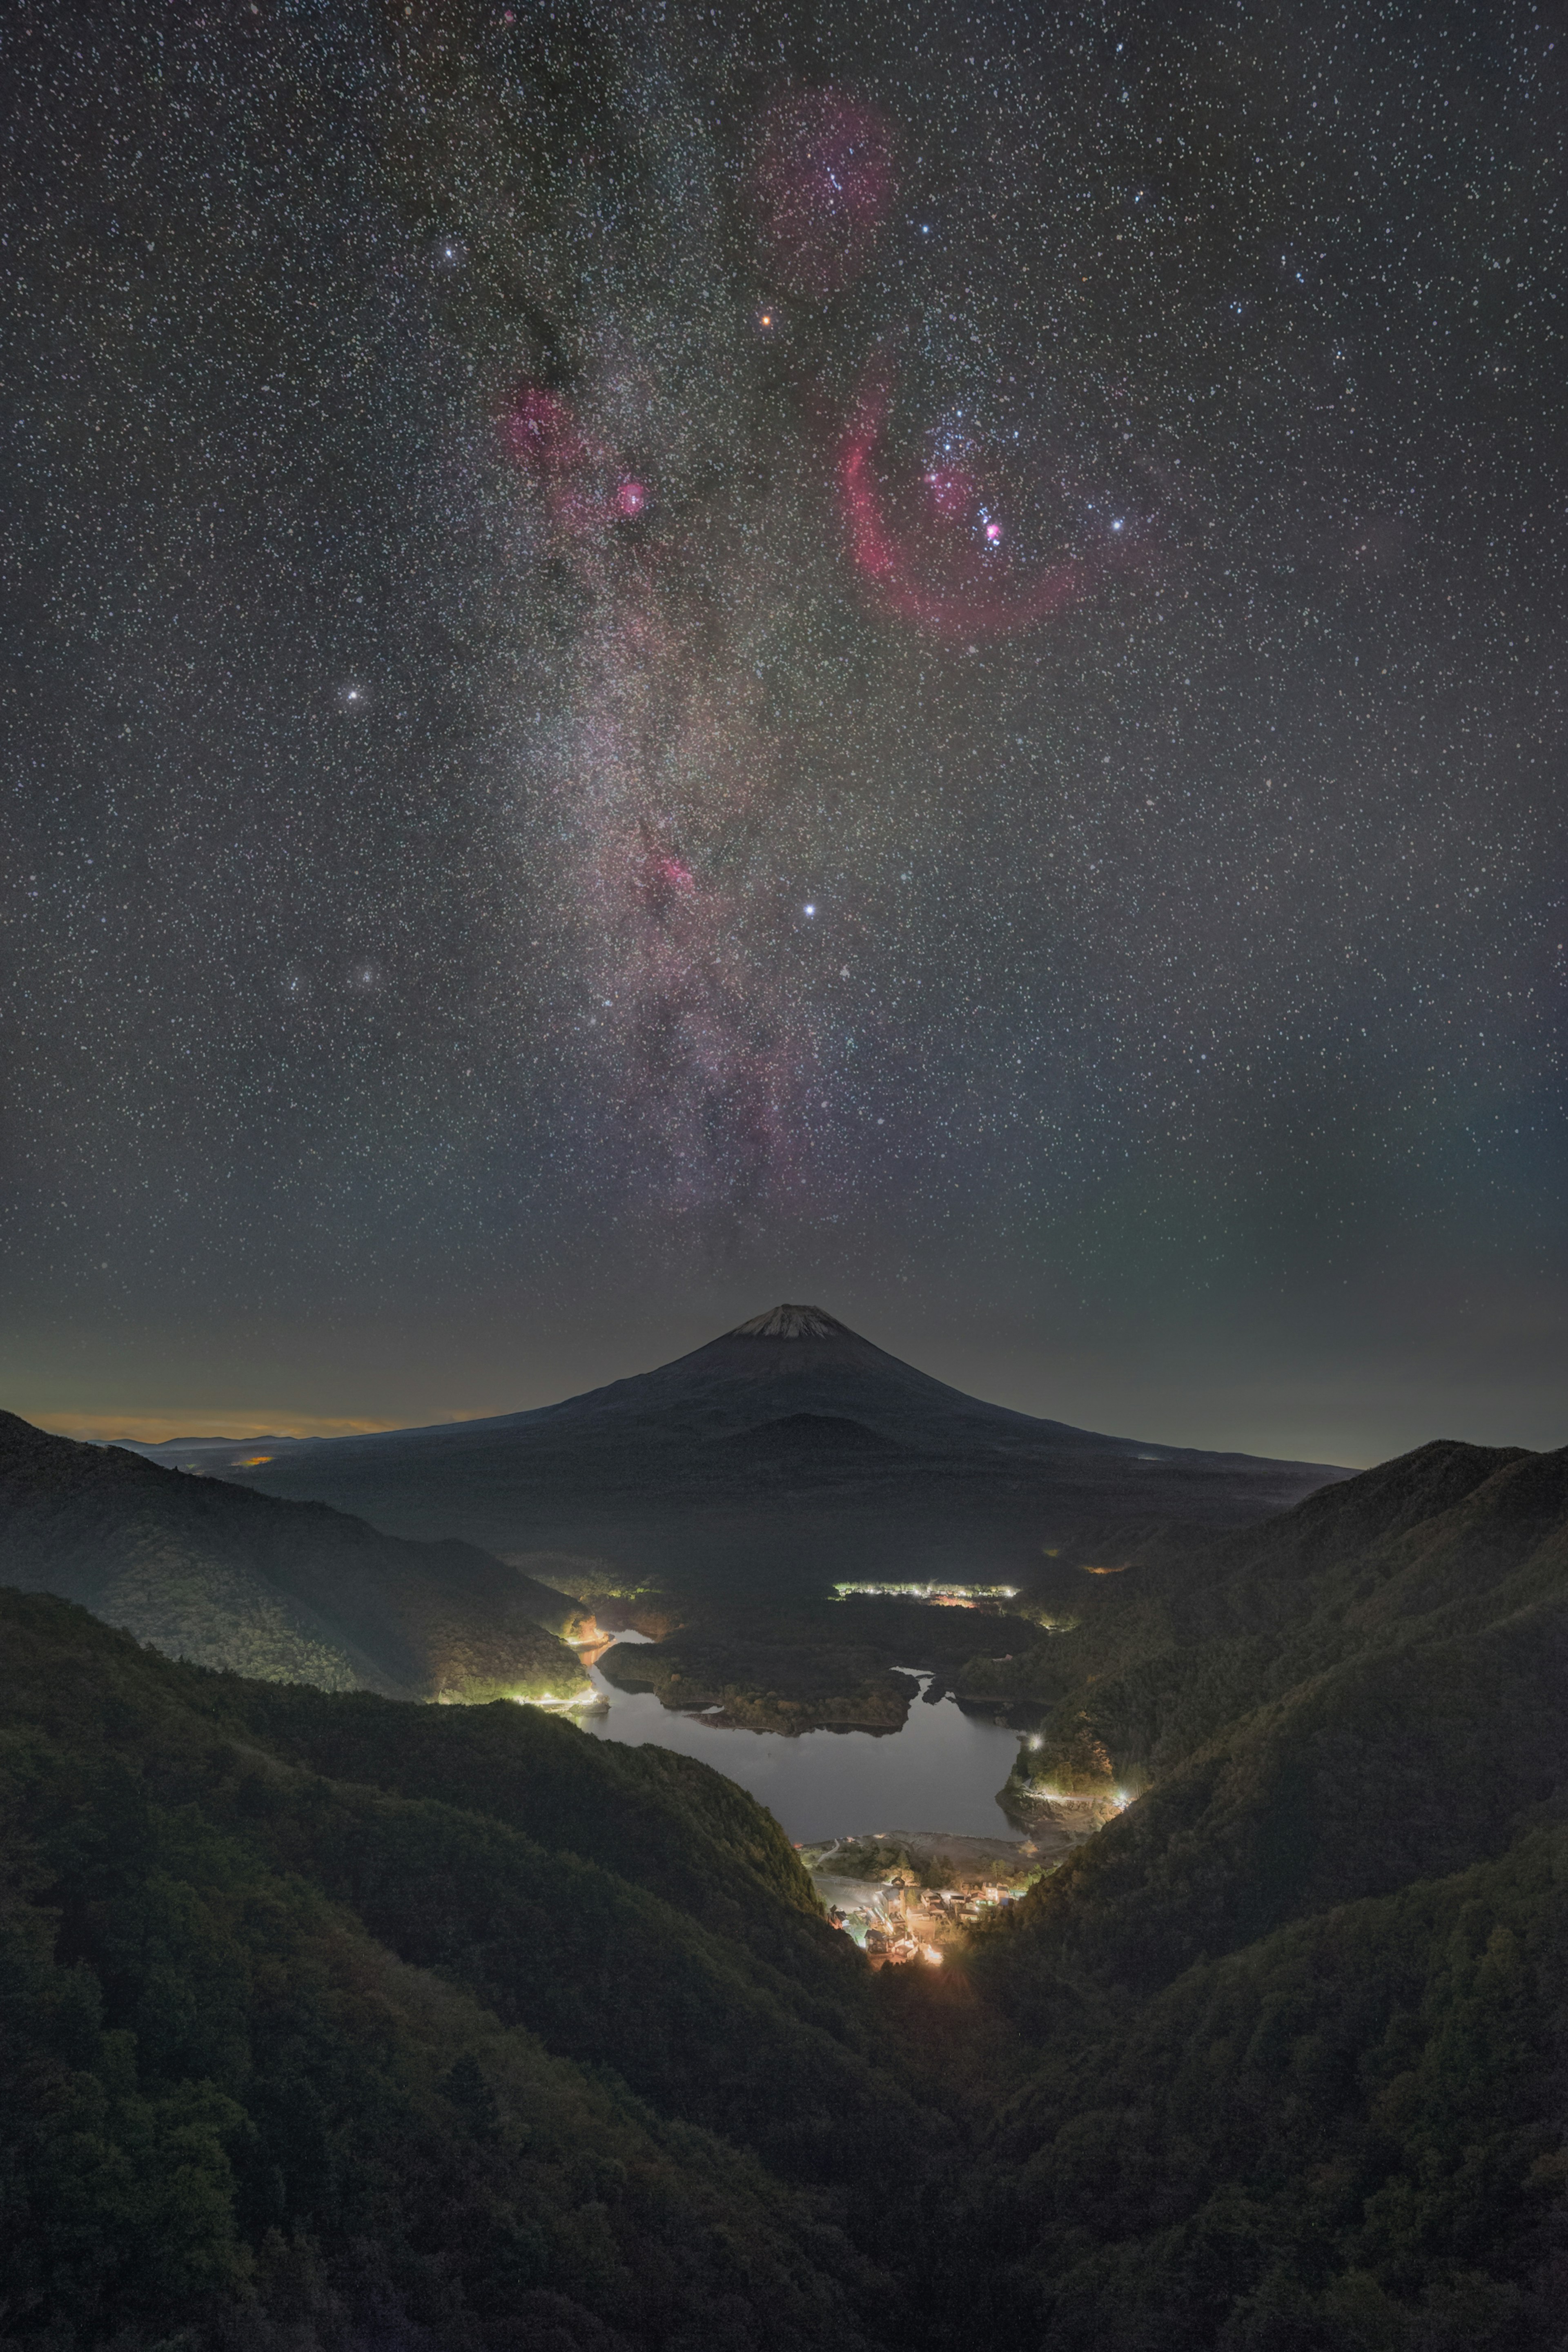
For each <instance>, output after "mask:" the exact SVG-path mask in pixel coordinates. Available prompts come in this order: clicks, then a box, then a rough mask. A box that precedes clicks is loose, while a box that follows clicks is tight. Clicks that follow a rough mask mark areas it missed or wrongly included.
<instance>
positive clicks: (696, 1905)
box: [0, 1593, 941, 2352]
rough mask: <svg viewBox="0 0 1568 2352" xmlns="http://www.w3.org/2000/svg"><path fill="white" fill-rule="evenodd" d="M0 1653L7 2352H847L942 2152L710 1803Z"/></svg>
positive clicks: (32, 1618) (266, 1702)
mask: <svg viewBox="0 0 1568 2352" xmlns="http://www.w3.org/2000/svg"><path fill="white" fill-rule="evenodd" d="M0 1627H3V1630H4V1642H5V1657H6V1688H5V1741H4V1748H3V1750H0V1757H3V1764H4V1775H5V1778H4V1796H5V1822H6V1826H7V1831H8V1836H7V1841H6V1848H5V1872H6V1897H5V1930H4V1955H5V1957H4V1970H5V1977H4V1983H5V1992H4V2003H3V2009H0V2020H3V2025H0V2033H3V2039H0V2066H3V2070H4V2083H3V2084H0V2106H3V2109H4V2112H5V2116H6V2118H7V2123H6V2126H5V2141H6V2146H5V2173H4V2188H3V2198H4V2205H3V2217H0V2234H3V2237H4V2243H5V2265H4V2284H3V2287H0V2296H3V2302H0V2311H3V2318H0V2327H3V2330H4V2336H5V2341H6V2342H7V2343H9V2344H14V2345H18V2346H27V2347H39V2352H42V2347H46V2346H47V2347H51V2352H53V2347H62V2346H72V2345H88V2344H96V2343H99V2342H102V2341H106V2340H107V2339H109V2338H110V2337H111V2336H112V2337H113V2338H114V2340H115V2341H116V2343H117V2344H119V2345H121V2346H128V2347H129V2346H148V2347H150V2346H152V2345H153V2344H156V2343H158V2342H160V2341H162V2340H163V2338H165V2337H166V2336H169V2334H170V2333H171V2331H175V2330H183V2329H188V2328H191V2327H195V2328H196V2329H197V2330H198V2331H200V2332H201V2336H202V2340H204V2341H205V2340H213V2341H216V2342H222V2343H226V2344H235V2345H241V2346H249V2345H255V2346H257V2347H273V2346H275V2345H281V2344H283V2343H284V2342H287V2343H289V2345H291V2346H304V2347H310V2346H312V2345H317V2344H321V2345H333V2346H337V2345H342V2346H347V2345H350V2344H353V2345H361V2344H369V2343H372V2342H374V2343H377V2344H381V2343H392V2344H396V2345H407V2346H418V2345H427V2346H432V2347H434V2346H448V2345H450V2346H462V2347H469V2346H472V2347H485V2346H489V2345H491V2344H496V2345H506V2346H513V2345H529V2346H532V2345H536V2344H537V2345H541V2346H545V2345H549V2346H559V2347H571V2346H581V2347H584V2352H590V2347H593V2352H607V2347H615V2346H619V2345H622V2344H629V2345H634V2346H642V2345H655V2344H660V2345H662V2344H667V2343H668V2344H672V2345H673V2344H676V2343H680V2344H695V2343H698V2342H700V2341H705V2340H710V2339H712V2340H717V2341H719V2342H721V2343H726V2344H734V2345H742V2344H744V2345H753V2344H754V2345H757V2346H769V2347H774V2346H776V2347H779V2352H784V2348H785V2347H793V2346H796V2345H810V2344H816V2343H822V2344H826V2343H828V2342H829V2341H831V2342H833V2343H836V2344H850V2345H854V2344H857V2343H860V2342H864V2341H868V2340H872V2339H874V2340H877V2341H881V2340H883V2339H882V2337H881V2336H880V2333H879V2328H878V2327H876V2326H872V2325H871V2321H872V2317H873V2315H875V2314H878V2313H882V2312H886V2311H888V2310H890V2309H892V2308H893V2307H894V2303H893V2299H892V2298H893V2289H892V2287H891V2284H890V2283H889V2281H888V2280H887V2279H886V2278H885V2277H883V2276H882V2275H881V2274H880V2273H879V2269H878V2267H877V2265H876V2263H874V2262H873V2261H872V2260H870V2259H868V2256H867V2255H866V2254H865V2253H864V2252H857V2251H856V2249H855V2246H854V2244H853V2242H852V2241H851V2239H850V2237H848V2236H847V2235H846V2228H847V2227H848V2228H850V2229H857V2228H858V2234H859V2236H860V2237H861V2239H862V2241H863V2242H864V2241H867V2240H872V2241H874V2240H875V2238H876V2236H877V2235H878V2233H879V2232H880V2231H886V2230H888V2229H889V2228H890V2227H892V2226H894V2222H895V2216H894V2214H893V2210H892V2204H891V2202H890V2200H889V2190H890V2189H891V2188H892V2187H893V2185H894V2184H895V2182H896V2180H897V2179H898V2176H899V2174H900V2170H901V2168H902V2165H903V2162H904V2160H905V2158H906V2157H907V2155H908V2152H909V2151H910V2149H911V2148H913V2147H920V2146H921V2144H922V2143H923V2142H925V2141H927V2140H929V2139H931V2136H932V2134H933V2133H934V2134H935V2135H936V2137H937V2140H938V2142H939V2143H940V2137H941V2132H940V2126H938V2124H937V2123H936V2122H935V2121H934V2119H933V2117H932V2116H931V2115H930V2114H929V2113H927V2114H925V2115H923V2116H922V2115H921V2113H920V2112H919V2111H918V2110H917V2108H916V2106H915V2105H914V2103H913V2101H912V2099H911V2098H910V2095H909V2093H908V2091H907V2090H906V2089H904V2088H903V2087H902V2086H901V2085H900V2083H899V2081H898V2079H897V2075H896V2071H895V2070H894V2069H892V2068H891V2067H890V2066H889V2063H888V2045H887V2042H886V2037H885V2035H884V2034H883V2033H882V2032H881V2031H880V2029H879V2027H878V2024H877V2021H876V2019H875V2017H874V2015H873V2014H872V2012H871V2011H870V2008H869V2006H868V1999H867V1993H868V1979H867V1977H866V1973H865V1971H864V1969H863V1968H862V1966H861V1964H860V1963H859V1961H858V1958H857V1956H855V1955H854V1954H853V1953H852V1952H851V1951H850V1950H849V1949H848V1948H847V1946H846V1945H845V1944H844V1942H843V1941H842V1939H840V1938H838V1937H835V1936H834V1934H833V1932H832V1931H831V1929H830V1928H828V1927H827V1926H826V1922H825V1921H824V1920H823V1919H822V1918H821V1916H820V1912H819V1908H818V1906H817V1905H816V1900H815V1897H814V1896H813V1895H812V1893H811V1889H810V1884H809V1881H808V1880H807V1879H806V1877H805V1873H804V1872H803V1871H802V1870H801V1868H800V1866H799V1864H798V1863H797V1862H796V1861H795V1856H794V1854H793V1853H792V1851H791V1850H790V1848H789V1846H788V1845H787V1843H785V1841H784V1839H783V1837H782V1836H781V1835H780V1833H779V1832H778V1831H777V1830H776V1828H775V1827H774V1825H773V1822H771V1821H770V1819H769V1818H768V1816H767V1815H766V1814H765V1813H763V1811H761V1810H760V1808H758V1807H757V1806H755V1805H754V1804H752V1801H751V1800H750V1799H749V1798H746V1797H743V1796H742V1795H741V1793H740V1792H739V1791H738V1790H734V1789H732V1788H731V1786H730V1785H729V1784H728V1783H726V1782H724V1781H721V1780H720V1779H719V1778H718V1776H717V1775H715V1774H713V1773H711V1772H710V1771H708V1770H707V1769H705V1768H703V1767H701V1766H699V1765H691V1764H687V1763H685V1762H684V1760H683V1759H678V1758H671V1757H651V1758H650V1757H648V1756H647V1755H644V1754H638V1753H631V1752H626V1751H623V1752H621V1753H618V1754H616V1753H612V1752H611V1751H609V1750H607V1749H606V1748H604V1747H602V1746H600V1745H599V1744H597V1743H595V1742H593V1741H590V1740H588V1739H586V1738H584V1737H583V1736H582V1735H581V1734H580V1733H579V1732H577V1731H575V1730H574V1728H572V1727H570V1726H568V1725H565V1724H563V1723H557V1722H554V1721H552V1720H551V1719H549V1718H547V1717H541V1716H540V1715H539V1714H538V1713H537V1712H536V1711H535V1710H532V1709H525V1708H521V1707H516V1706H493V1707H489V1708H485V1709H480V1710H476V1711H474V1712H472V1713H464V1712H461V1711H458V1710H452V1709H441V1710H436V1709H426V1710H411V1709H408V1708H406V1707H400V1706H395V1705H393V1704H390V1703H388V1702H385V1701H382V1700H377V1699H374V1698H371V1697H349V1698H327V1697H317V1696H315V1695H313V1694H307V1693H299V1692H286V1691H274V1690H272V1689H270V1688H269V1687H268V1686H264V1685H244V1684H239V1683H237V1682H235V1681H234V1680H232V1679H231V1678H228V1677H226V1676H219V1675H209V1674H205V1673H203V1672H201V1671H200V1670H198V1669H195V1668H193V1667H189V1666H182V1665H176V1664H170V1663H168V1662H166V1661H164V1660H163V1659H161V1658H157V1657H155V1656H153V1655H152V1654H149V1653H148V1652H146V1651H139V1650H138V1649H137V1647H136V1646H135V1644H134V1643H132V1642H131V1641H130V1640H129V1639H128V1638H127V1637H126V1636H124V1635H122V1634H120V1633H113V1632H111V1631H110V1630H109V1629H107V1628H105V1627H103V1626H100V1625H98V1624H95V1623H94V1622H92V1621H91V1620H90V1619H89V1618H88V1617H87V1616H86V1615H85V1614H84V1613H83V1612H80V1611H79V1610H76V1609H73V1608H70V1607H69V1606H68V1605H66V1604H64V1603H62V1602H59V1601H52V1600H46V1599H41V1598H33V1597H24V1596H19V1595H16V1594H14V1593H7V1594H0ZM411 1735H413V1736H412V1737H411ZM323 1762H325V1763H328V1764H331V1765H332V1766H333V1767H335V1768H336V1770H338V1771H342V1772H344V1773H346V1774H348V1775H351V1776H352V1777H345V1778H337V1777H335V1776H333V1775H330V1774H329V1773H328V1772H325V1771H323V1770H322V1769H320V1765H321V1763H323ZM454 1799H457V1800H458V1801H454ZM686 1896H691V1897H694V1898H700V1899H696V1900H693V1901H692V1902H691V1903H688V1902H687V1901H686V1900H685V1899H683V1898H685V1897H686ZM873 2214H874V2216H875V2220H874V2222H873V2221H870V2220H869V2219H868V2217H869V2216H871V2215H873Z"/></svg>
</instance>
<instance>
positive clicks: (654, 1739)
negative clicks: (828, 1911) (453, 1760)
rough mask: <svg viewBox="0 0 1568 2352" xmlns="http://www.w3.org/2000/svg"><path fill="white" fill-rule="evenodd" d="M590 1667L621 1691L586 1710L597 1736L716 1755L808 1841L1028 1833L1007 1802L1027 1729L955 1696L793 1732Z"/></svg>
mask: <svg viewBox="0 0 1568 2352" xmlns="http://www.w3.org/2000/svg"><path fill="white" fill-rule="evenodd" d="M589 1673H590V1675H592V1678H593V1683H594V1687H595V1690H597V1691H598V1692H599V1693H600V1695H601V1696H603V1697H605V1698H607V1699H608V1700H609V1703H610V1712H609V1713H608V1715H597V1716H590V1717H587V1718H586V1719H585V1720H584V1724H583V1728H584V1730H585V1731H587V1732H589V1733H590V1734H591V1735H592V1736H593V1738H595V1739H621V1740H625V1741H626V1743H627V1744H628V1745H629V1746H631V1747H640V1746H644V1745H648V1746H651V1747H655V1748H674V1749H675V1750H676V1751H677V1753H678V1754H679V1755H681V1756H695V1757H697V1758H698V1759H700V1762H702V1763H704V1764H711V1765H712V1766H713V1768H714V1769H715V1771H719V1772H724V1773H727V1774H728V1775H729V1777H730V1779H731V1780H738V1781H739V1783H740V1785H741V1787H742V1789H746V1790H750V1791H751V1793H752V1796H753V1797H756V1798H758V1799H759V1800H760V1801H761V1802H762V1803H763V1804H764V1805H766V1807H767V1809H768V1811H770V1812H771V1813H772V1815H773V1819H774V1820H775V1821H776V1822H778V1824H779V1826H780V1827H781V1829H783V1830H784V1833H785V1835H786V1836H788V1837H792V1838H795V1839H797V1840H799V1841H801V1842H802V1843H805V1841H807V1840H809V1839H815V1838H831V1837H850V1836H853V1835H856V1834H865V1833H868V1832H872V1831H877V1830H894V1829H899V1830H946V1831H948V1832H951V1833H953V1834H955V1835H961V1836H965V1837H995V1836H1001V1837H1008V1838H1016V1836H1017V1835H1018V1832H1017V1831H1016V1829H1012V1828H1010V1827H1009V1825H1008V1822H1007V1817H1006V1815H1005V1813H1004V1812H1003V1811H1002V1808H1001V1806H1000V1805H999V1804H998V1803H997V1802H996V1791H997V1790H998V1789H1000V1788H1001V1786H1002V1784H1003V1782H1004V1781H1005V1780H1006V1778H1007V1775H1008V1773H1009V1772H1010V1771H1011V1769H1012V1768H1013V1759H1014V1757H1015V1756H1016V1754H1017V1752H1018V1734H1017V1733H1016V1731H1005V1730H1003V1729H1002V1728H1001V1727H999V1726H997V1725H996V1724H994V1723H983V1722H978V1721H976V1719H975V1718H974V1717H973V1716H968V1715H965V1714H964V1713H963V1710H962V1708H961V1707H960V1706H958V1705H957V1703H956V1702H955V1701H954V1700H952V1699H951V1698H943V1699H939V1700H937V1702H936V1703H935V1705H934V1706H928V1705H927V1704H926V1702H925V1701H924V1700H923V1699H917V1701H916V1702H915V1704H914V1706H911V1707H910V1714H909V1720H908V1722H907V1723H906V1724H905V1726H904V1728H903V1729H902V1731H893V1732H885V1733H882V1734H880V1735H879V1734H878V1733H875V1732H870V1731H805V1732H802V1733H801V1734H800V1735H799V1736H798V1737H797V1738H786V1737H785V1736H784V1733H782V1732H778V1731H736V1730H721V1729H717V1728H715V1727H712V1726H711V1725H709V1724H706V1723H704V1722H703V1720H702V1718H701V1717H700V1716H691V1715H673V1714H671V1713H670V1711H669V1710H668V1708H667V1707H663V1706H660V1705H659V1703H658V1699H657V1698H656V1697H655V1696H654V1695H653V1693H652V1692H651V1691H642V1692H632V1691H619V1690H616V1686H615V1685H614V1684H613V1683H608V1682H606V1681H605V1678H604V1676H603V1675H601V1674H600V1673H599V1671H598V1669H597V1667H590V1669H589ZM921 1681H922V1685H923V1681H924V1677H923V1676H922V1677H921Z"/></svg>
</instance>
